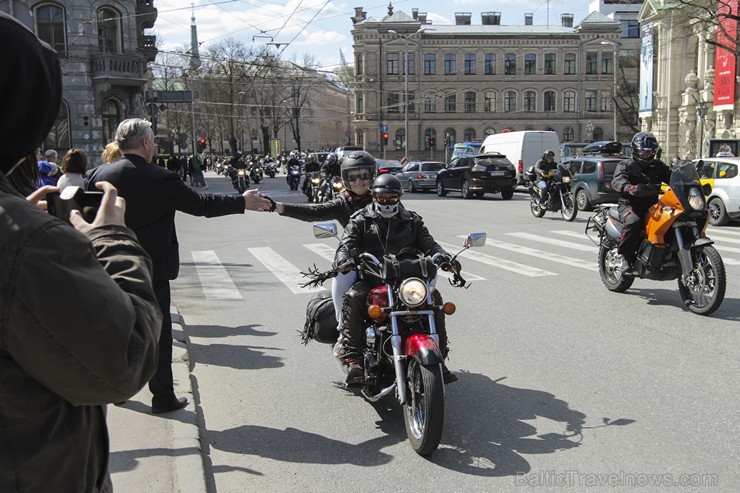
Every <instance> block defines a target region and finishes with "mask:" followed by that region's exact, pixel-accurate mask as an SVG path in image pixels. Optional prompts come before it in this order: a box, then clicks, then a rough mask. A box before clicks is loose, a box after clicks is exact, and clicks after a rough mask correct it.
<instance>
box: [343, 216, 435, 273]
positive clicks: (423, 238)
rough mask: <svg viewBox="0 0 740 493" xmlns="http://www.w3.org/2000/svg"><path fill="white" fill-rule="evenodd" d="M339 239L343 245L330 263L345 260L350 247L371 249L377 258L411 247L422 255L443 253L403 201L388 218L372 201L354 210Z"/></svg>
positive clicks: (422, 223) (418, 217) (362, 250)
mask: <svg viewBox="0 0 740 493" xmlns="http://www.w3.org/2000/svg"><path fill="white" fill-rule="evenodd" d="M342 241H343V242H344V246H342V247H340V248H339V249H338V250H337V253H336V256H335V258H334V265H341V264H343V263H344V262H345V261H347V259H349V257H350V254H349V252H350V251H359V252H367V253H371V254H373V255H375V256H376V257H378V259H381V258H382V257H383V255H385V254H394V255H396V254H398V253H399V252H400V251H401V250H405V249H415V250H418V251H420V252H422V253H424V254H425V255H434V254H435V253H443V254H447V252H446V251H445V249H444V248H442V247H441V246H439V244H438V243H437V242H436V241H434V238H433V237H432V235H431V234H430V233H429V230H428V229H427V227H426V226H424V221H423V220H422V219H421V216H419V215H418V214H416V213H415V212H411V211H408V210H406V209H405V208H404V207H403V205H401V206H400V210H399V211H398V214H396V215H395V216H394V217H392V218H391V219H385V218H383V217H381V216H380V215H379V214H378V213H377V212H375V209H374V208H373V206H372V204H370V205H368V206H367V207H365V208H364V209H362V210H359V211H357V212H356V213H355V214H354V215H353V216H352V217H351V218H350V221H349V224H347V227H345V228H344V237H343V238H342ZM345 247H346V248H345Z"/></svg>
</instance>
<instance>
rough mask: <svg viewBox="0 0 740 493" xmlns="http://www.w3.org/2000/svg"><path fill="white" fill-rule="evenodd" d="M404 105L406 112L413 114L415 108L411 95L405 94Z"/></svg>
mask: <svg viewBox="0 0 740 493" xmlns="http://www.w3.org/2000/svg"><path fill="white" fill-rule="evenodd" d="M406 105H407V106H408V112H409V113H414V112H415V111H416V106H415V105H414V94H413V93H410V92H409V93H406Z"/></svg>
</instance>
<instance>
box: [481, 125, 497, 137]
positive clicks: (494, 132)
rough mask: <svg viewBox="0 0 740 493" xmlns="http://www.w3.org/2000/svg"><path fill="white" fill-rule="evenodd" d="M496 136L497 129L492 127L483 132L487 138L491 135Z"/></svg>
mask: <svg viewBox="0 0 740 493" xmlns="http://www.w3.org/2000/svg"><path fill="white" fill-rule="evenodd" d="M495 134H496V129H495V128H492V127H486V129H485V130H484V131H483V135H485V136H486V137H488V136H489V135H495Z"/></svg>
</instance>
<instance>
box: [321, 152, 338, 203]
mask: <svg viewBox="0 0 740 493" xmlns="http://www.w3.org/2000/svg"><path fill="white" fill-rule="evenodd" d="M341 175H342V168H341V165H340V163H339V160H338V159H337V155H336V154H334V153H333V152H330V153H329V155H328V156H326V159H325V160H324V163H323V164H322V165H321V176H322V178H323V180H322V181H321V187H320V190H321V193H322V194H323V195H324V196H326V194H330V193H331V192H330V190H329V187H330V185H331V179H332V178H333V177H335V176H341Z"/></svg>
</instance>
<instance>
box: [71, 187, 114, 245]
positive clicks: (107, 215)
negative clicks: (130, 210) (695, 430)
mask: <svg viewBox="0 0 740 493" xmlns="http://www.w3.org/2000/svg"><path fill="white" fill-rule="evenodd" d="M95 186H96V187H97V188H99V189H100V190H102V191H103V199H102V200H101V202H100V207H99V208H98V212H97V213H96V214H95V220H94V221H93V222H92V223H89V222H87V221H85V219H83V218H82V214H81V213H80V211H78V210H73V211H72V214H71V215H70V218H69V222H70V223H72V226H74V227H75V229H76V230H77V231H79V232H80V233H83V234H84V233H88V232H89V231H90V230H92V229H94V228H98V227H100V226H107V225H110V224H116V225H119V226H125V225H126V221H125V217H126V201H125V200H124V199H123V197H119V196H118V190H117V189H116V187H114V186H113V185H111V184H110V183H108V182H107V181H101V182H98V183H96V184H95Z"/></svg>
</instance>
